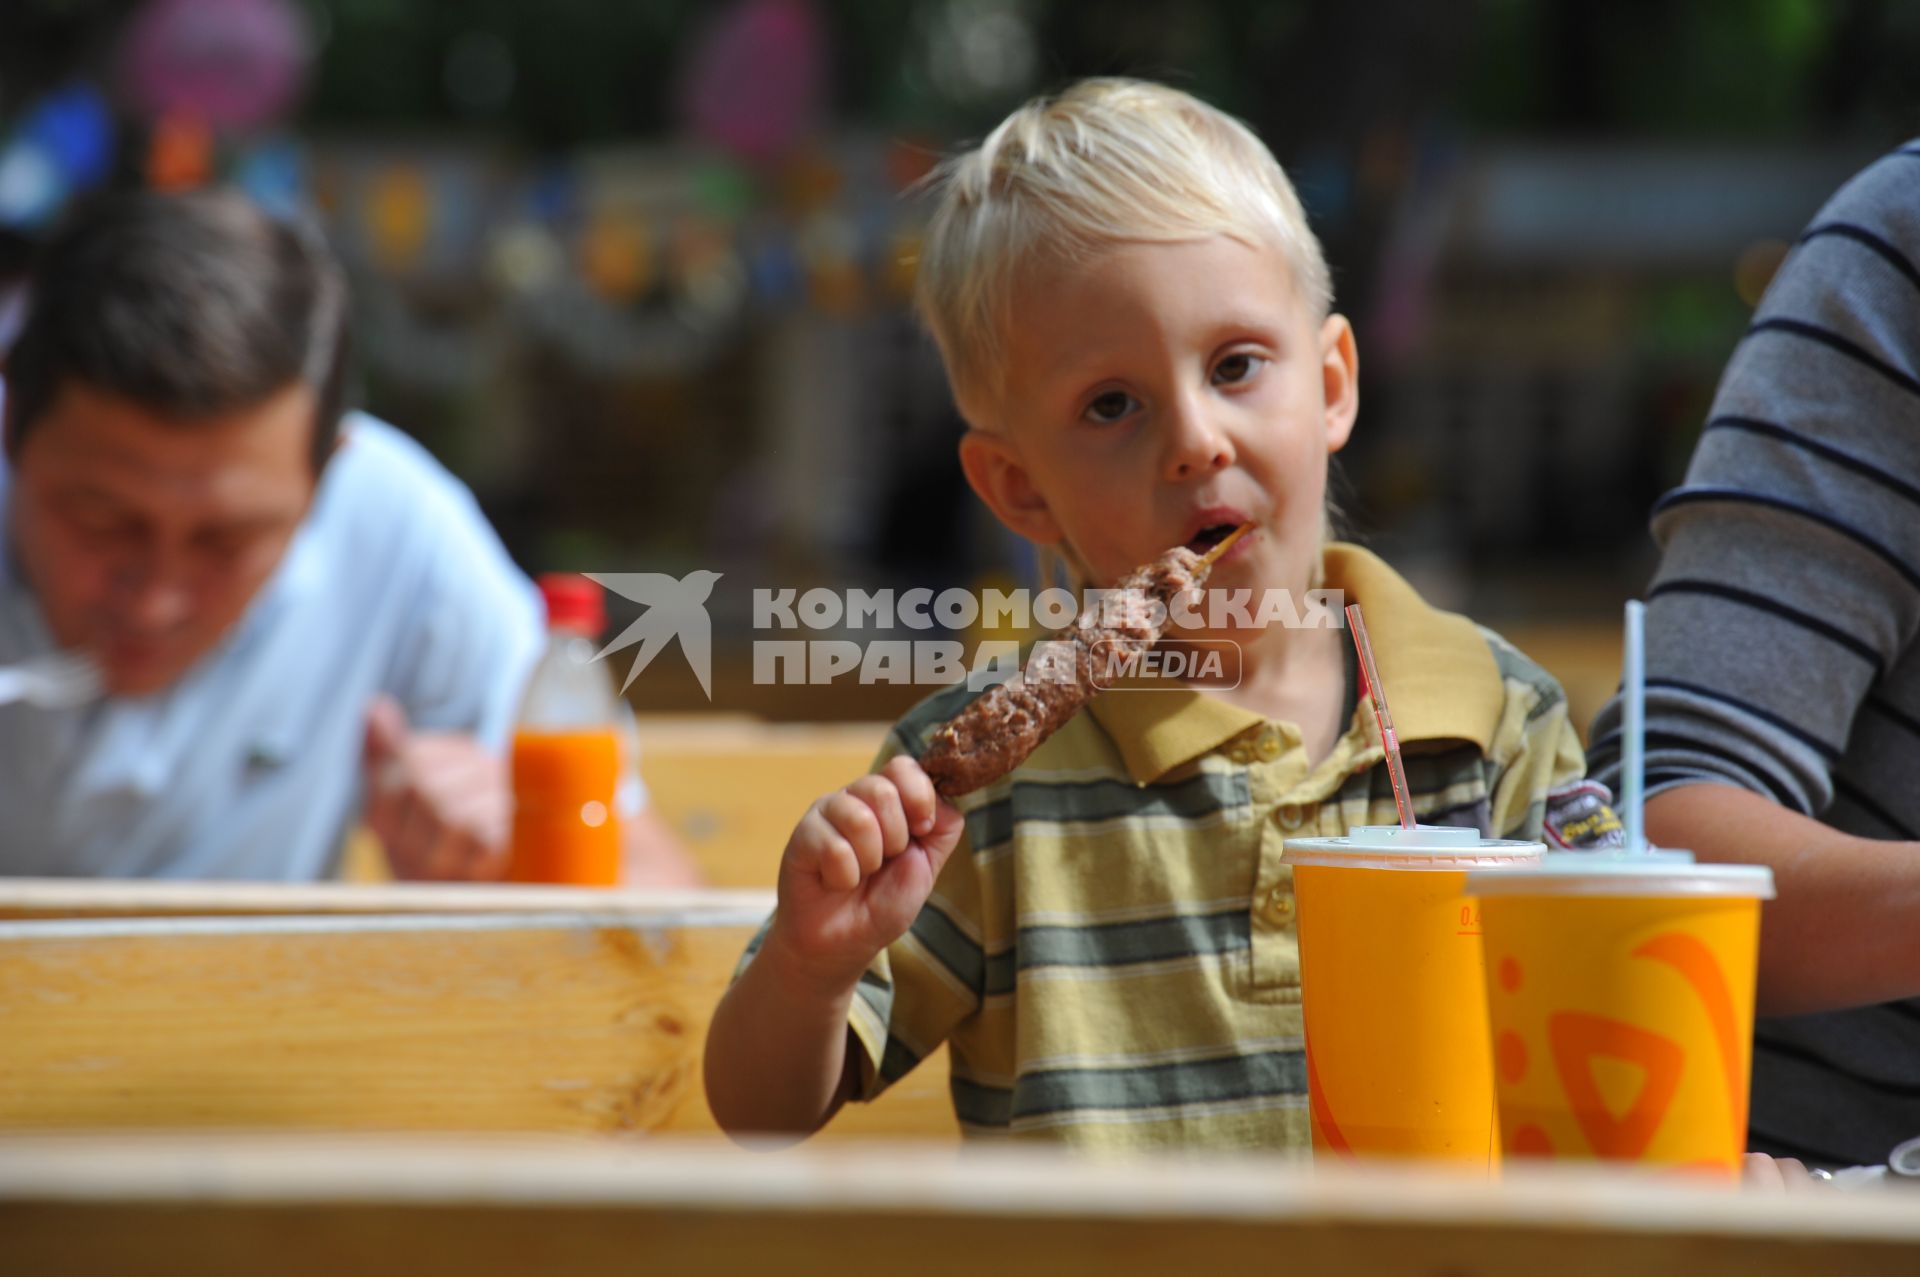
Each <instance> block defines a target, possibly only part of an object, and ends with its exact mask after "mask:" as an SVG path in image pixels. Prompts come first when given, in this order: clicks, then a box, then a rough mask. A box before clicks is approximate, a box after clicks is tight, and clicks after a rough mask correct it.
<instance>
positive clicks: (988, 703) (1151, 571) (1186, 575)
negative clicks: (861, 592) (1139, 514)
mask: <svg viewBox="0 0 1920 1277" xmlns="http://www.w3.org/2000/svg"><path fill="white" fill-rule="evenodd" d="M1252 526H1253V525H1252V524H1250V523H1243V524H1241V525H1240V526H1239V527H1237V528H1235V529H1234V530H1233V531H1232V532H1230V533H1228V534H1227V535H1226V536H1225V537H1223V538H1222V539H1221V540H1220V541H1219V542H1218V543H1217V544H1216V545H1214V546H1213V548H1212V549H1210V550H1208V551H1207V552H1206V553H1205V554H1196V553H1194V552H1193V551H1192V550H1190V549H1188V548H1187V547H1186V546H1175V547H1174V548H1173V549H1171V550H1168V551H1167V552H1166V553H1165V554H1163V555H1161V556H1160V557H1159V558H1157V559H1155V560H1154V561H1153V562H1151V563H1148V564H1144V565H1143V566H1141V567H1138V568H1135V569H1134V570H1133V571H1132V572H1129V573H1128V574H1127V575H1126V576H1124V577H1122V578H1121V579H1120V581H1119V583H1118V584H1117V585H1115V586H1114V588H1113V590H1112V591H1111V592H1110V593H1108V594H1107V595H1105V596H1103V597H1102V598H1101V599H1098V600H1095V601H1091V602H1089V603H1088V604H1087V605H1085V606H1083V607H1082V608H1081V610H1080V614H1079V616H1077V617H1076V618H1075V619H1074V622H1073V624H1072V625H1070V626H1068V627H1067V628H1066V629H1065V630H1062V631H1060V632H1059V633H1057V634H1055V635H1054V636H1053V640H1052V641H1053V646H1052V648H1051V649H1049V656H1050V658H1051V659H1050V660H1049V662H1048V664H1047V666H1046V668H1045V672H1046V674H1047V677H1042V678H1029V677H1028V675H1029V673H1034V672H1039V671H1036V670H1034V669H1033V668H1032V667H1031V666H1030V667H1029V669H1026V670H1022V671H1020V672H1019V673H1017V674H1015V675H1014V676H1013V677H1012V678H1010V679H1008V680H1006V681H1005V682H1003V683H996V684H995V685H994V686H992V687H990V688H988V689H987V690H986V692H984V693H983V694H981V695H980V696H978V697H976V698H975V699H974V700H973V701H972V702H971V703H969V704H968V706H967V707H966V708H965V709H963V710H961V711H960V712H959V713H958V714H956V715H954V716H953V717H952V718H951V719H948V720H947V721H946V722H945V723H943V724H941V726H940V727H939V728H937V729H935V731H934V733H933V736H932V738H931V739H930V740H929V742H928V746H927V752H926V753H925V754H924V755H923V756H922V757H921V759H920V765H921V767H923V768H925V769H926V773H927V775H928V776H930V777H932V778H933V787H934V789H935V790H937V791H938V792H939V793H940V794H941V795H942V796H943V797H946V798H958V797H960V796H961V795H962V794H970V793H972V792H973V791H974V790H976V789H979V788H980V787H981V786H982V785H990V784H992V783H993V782H994V781H996V780H999V779H1000V778H1001V777H1002V776H1005V775H1006V774H1007V773H1008V772H1010V771H1012V770H1013V769H1014V768H1016V767H1018V766H1019V765H1020V764H1021V763H1023V762H1025V761H1026V760H1027V757H1028V756H1029V755H1030V754H1032V753H1033V751H1034V750H1036V749H1038V748H1040V746H1041V745H1042V744H1043V743H1044V742H1045V741H1046V739H1047V738H1048V737H1049V736H1051V735H1053V734H1054V733H1055V732H1056V731H1059V730H1060V728H1061V727H1063V726H1065V725H1066V722H1067V720H1068V719H1070V718H1072V717H1073V716H1074V714H1076V713H1077V712H1079V709H1080V707H1081V706H1082V705H1085V704H1086V703H1087V702H1088V701H1090V700H1092V699H1093V696H1094V693H1096V692H1098V691H1099V690H1100V689H1099V687H1098V686H1096V685H1095V683H1094V678H1093V672H1094V653H1095V651H1096V650H1097V648H1098V645H1099V644H1102V643H1108V644H1114V645H1118V646H1122V647H1126V648H1139V649H1141V650H1144V649H1147V648H1151V647H1152V646H1153V645H1154V644H1156V643H1158V642H1159V641H1160V639H1161V637H1162V635H1163V633H1164V632H1165V630H1166V626H1167V619H1168V616H1169V614H1170V613H1171V611H1172V607H1173V601H1174V600H1175V599H1177V598H1179V597H1180V596H1181V595H1182V594H1185V593H1186V592H1187V591H1188V590H1195V589H1198V588H1200V587H1201V586H1203V585H1205V584H1206V582H1207V577H1208V576H1209V575H1211V574H1212V572H1213V565H1214V564H1215V563H1216V562H1218V561H1219V559H1220V556H1221V555H1223V554H1225V553H1226V552H1227V548H1228V547H1229V546H1231V545H1232V544H1233V543H1234V542H1235V541H1237V540H1238V539H1239V538H1240V537H1241V535H1242V534H1244V533H1245V532H1246V531H1247V529H1249V528H1251V527H1252ZM1116 600H1117V601H1118V602H1119V603H1120V606H1118V607H1115V606H1112V604H1113V603H1114V601H1116ZM1150 600H1151V601H1157V602H1158V603H1159V604H1160V605H1161V606H1160V607H1159V608H1158V609H1153V608H1151V607H1150V606H1148V603H1149V601H1150ZM1069 663H1070V664H1071V668H1070V669H1068V668H1066V666H1067V665H1068V664H1069Z"/></svg>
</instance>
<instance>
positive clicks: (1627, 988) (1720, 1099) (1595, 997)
mask: <svg viewBox="0 0 1920 1277" xmlns="http://www.w3.org/2000/svg"><path fill="white" fill-rule="evenodd" d="M1467 891H1468V894H1469V895H1471V896H1473V897H1474V898H1476V899H1477V900H1478V901H1479V904H1480V913H1481V917H1482V919H1483V921H1484V925H1485V931H1486V951H1487V966H1486V990H1487V993H1486V997H1487V1007H1488V1019H1489V1021H1490V1025H1491V1028H1492V1032H1493V1044H1492V1045H1493V1057H1494V1064H1495V1079H1496V1081H1495V1091H1496V1094H1497V1096H1498V1101H1499V1114H1500V1136H1501V1146H1502V1149H1503V1150H1504V1152H1505V1154H1506V1156H1508V1157H1510V1158H1522V1157H1534V1158H1561V1159H1571V1160H1607V1161H1619V1162H1639V1163H1645V1164H1650V1165H1657V1166H1666V1167H1675V1168H1687V1169H1694V1170H1703V1171H1708V1172H1711V1173H1712V1174H1714V1175H1718V1176H1737V1175H1738V1174H1739V1171H1740V1160H1741V1154H1742V1153H1743V1152H1744V1150H1745V1148H1746V1141H1747V1093H1748V1082H1749V1070H1750V1068H1751V1064H1752V1051H1753V997H1754V979H1755V972H1756V967H1757V962H1758V956H1759V945H1760V902H1761V901H1762V900H1767V899H1771V898H1772V896H1773V874H1772V871H1771V870H1768V869H1767V868H1765V867H1764V866H1759V865H1697V864H1694V863H1693V857H1692V856H1691V855H1689V854H1688V853H1686V852H1664V851H1663V852H1654V853H1647V854H1641V855H1628V854H1618V855H1612V854H1607V855H1599V854H1577V853H1574V854H1556V855H1551V856H1548V857H1546V858H1545V860H1544V861H1542V863H1541V865H1540V867H1539V868H1536V869H1535V870H1533V871H1532V872H1530V873H1526V874H1479V873H1476V874H1472V875H1470V876H1469V879H1468V887H1467Z"/></svg>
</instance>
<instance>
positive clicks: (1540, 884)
mask: <svg viewBox="0 0 1920 1277" xmlns="http://www.w3.org/2000/svg"><path fill="white" fill-rule="evenodd" d="M1467 894H1468V895H1470V896H1723V897H1739V898H1742V899H1748V900H1771V899H1773V870H1771V869H1769V868H1767V867H1766V866H1765V865H1701V864H1695V863H1694V859H1693V853H1692V852H1690V851H1669V850H1667V849H1665V848H1662V849H1661V850H1659V851H1643V852H1629V851H1605V852H1587V851H1556V852H1553V853H1551V854H1550V855H1547V856H1545V857H1542V858H1541V860H1540V863H1539V864H1538V865H1536V866H1534V867H1533V868H1531V869H1529V870H1528V871H1527V872H1526V873H1524V874H1502V873H1469V874H1468V875H1467Z"/></svg>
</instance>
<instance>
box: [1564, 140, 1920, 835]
mask: <svg viewBox="0 0 1920 1277" xmlns="http://www.w3.org/2000/svg"><path fill="white" fill-rule="evenodd" d="M1916 263H1920V155H1916V154H1908V153H1898V154H1895V155H1892V156H1888V157H1887V158H1885V159H1883V160H1881V161H1880V162H1879V163H1878V164H1876V165H1874V166H1873V167H1871V168H1869V169H1867V170H1866V171H1865V172H1863V173H1862V174H1861V175H1860V176H1858V177H1857V178H1855V179H1854V180H1853V181H1852V182H1851V183H1849V184H1848V185H1847V186H1846V187H1844V188H1843V189H1842V190H1841V191H1840V192H1839V193H1838V194H1837V195H1835V196H1834V198H1833V199H1832V200H1831V201H1830V202H1829V203H1828V204H1827V206H1826V207H1825V208H1824V209H1822V210H1821V212H1820V214H1819V215H1818V216H1817V217H1816V218H1815V220H1814V222H1813V223H1812V225H1811V226H1809V228H1808V230H1807V233H1806V234H1805V235H1804V236H1803V237H1802V239H1801V241H1800V243H1799V244H1798V245H1797V246H1796V248H1795V249H1794V251H1793V253H1792V254H1791V256H1790V257H1789V258H1788V259H1787V261H1786V263H1785V264H1784V266H1783V267H1782V269H1781V271H1780V274H1779V275H1778V276H1777V277H1776V278H1775V280H1774V282H1773V285H1772V287H1771V288H1770V289H1769V290H1768V292H1767V295H1766V297H1765V298H1764V299H1763V300H1762V302H1761V305H1760V308H1759V310H1758V311H1757V312H1756V314H1755V316H1754V323H1753V326H1752V327H1751V328H1750V329H1749V331H1748V333H1747V335H1746V337H1745V338H1744V339H1743V340H1742V341H1741V343H1740V346H1739V348H1738V349H1737V350H1736V351H1735V353H1734V356H1733V358H1732V360H1731V361H1730V363H1729V364H1728V367H1727V370H1726V373H1725V376H1724V378H1723V379H1722V382H1721V385H1720V390H1719V393H1718V395H1717V396H1716V398H1715V401H1714V405H1713V411H1712V415H1711V417H1710V419H1709V420H1708V422H1707V425H1706V427H1705V429H1704V431H1703V433H1702V436H1701V439H1700V444H1699V447H1698V449H1697V450H1696V451H1695V453H1694V457H1693V462H1692V465H1691V466H1690V467H1689V469H1688V472H1687V477H1686V482H1685V484H1684V485H1683V486H1682V487H1680V488H1679V489H1677V490H1675V491H1674V492H1671V493H1669V494H1668V495H1667V496H1666V497H1664V498H1662V500H1661V501H1660V503H1659V504H1658V505H1657V506H1656V507H1655V510H1654V519H1653V531H1654V536H1655V539H1656V540H1657V541H1658V543H1659V544H1660V546H1661V549H1662V558H1661V563H1660V568H1659V571H1658V573H1657V575H1656V577H1655V579H1654V582H1653V585H1652V588H1651V589H1650V591H1649V611H1648V620H1647V674H1648V690H1647V733H1648V753H1647V771H1648V792H1649V793H1652V792H1657V791H1658V790H1659V789H1662V788H1669V787H1671V786H1673V785H1676V784H1684V783H1690V782H1695V781H1716V782H1721V783H1729V784H1734V785H1739V786H1741V787H1742V788H1746V789H1750V790H1754V791H1756V792H1758V793H1761V794H1764V795H1767V796H1769V797H1771V798H1773V799H1774V800H1776V801H1778V802H1780V803H1781V804H1782V805H1784V806H1787V807H1790V808H1792V809H1795V810H1798V811H1801V812H1805V813H1808V814H1812V815H1819V814H1821V813H1823V812H1825V811H1826V810H1827V809H1828V807H1829V806H1830V805H1831V804H1832V802H1833V799H1834V794H1835V775H1836V772H1845V771H1848V770H1851V769H1850V768H1847V767H1844V766H1843V762H1844V761H1845V760H1847V758H1848V753H1849V743H1850V742H1851V741H1852V740H1853V738H1854V735H1855V721H1856V717H1857V716H1858V715H1859V713H1860V712H1861V709H1862V706H1863V705H1864V704H1865V703H1866V702H1867V700H1868V698H1869V696H1870V694H1872V693H1873V692H1874V689H1875V688H1876V687H1883V686H1884V685H1885V684H1886V683H1887V681H1888V676H1889V674H1890V673H1892V672H1894V671H1895V670H1896V669H1897V668H1899V667H1901V666H1902V665H1903V664H1904V663H1905V662H1907V661H1908V660H1909V653H1910V651H1911V649H1912V648H1913V645H1914V638H1915V635H1916V632H1917V631H1920V270H1916ZM1896 681H1898V680H1896ZM1913 708H1914V709H1916V710H1920V706H1915V707H1913ZM1619 712H1620V711H1619V704H1618V700H1617V698H1616V700H1615V701H1613V702H1610V703H1609V704H1608V705H1607V706H1606V708H1605V709H1604V710H1602V711H1601V714H1600V716H1599V718H1598V720H1597V721H1596V722H1595V724H1594V729H1593V745H1592V747H1591V751H1590V757H1591V759H1592V764H1591V765H1592V769H1593V773H1594V774H1595V775H1596V776H1597V777H1598V778H1599V779H1601V780H1603V781H1605V782H1606V783H1608V784H1609V785H1614V786H1615V787H1616V788H1617V782H1618V779H1619V777H1618V770H1619V739H1618V728H1619Z"/></svg>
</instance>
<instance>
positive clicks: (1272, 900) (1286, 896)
mask: <svg viewBox="0 0 1920 1277" xmlns="http://www.w3.org/2000/svg"><path fill="white" fill-rule="evenodd" d="M1267 921H1269V922H1271V923H1273V924H1274V925H1275V926H1277V927H1284V926H1286V925H1287V924H1288V923H1290V922H1292V921H1293V893H1292V892H1290V891H1288V890H1287V889H1286V888H1284V887H1275V888H1274V889H1273V890H1272V891H1269V892H1268V893H1267Z"/></svg>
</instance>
